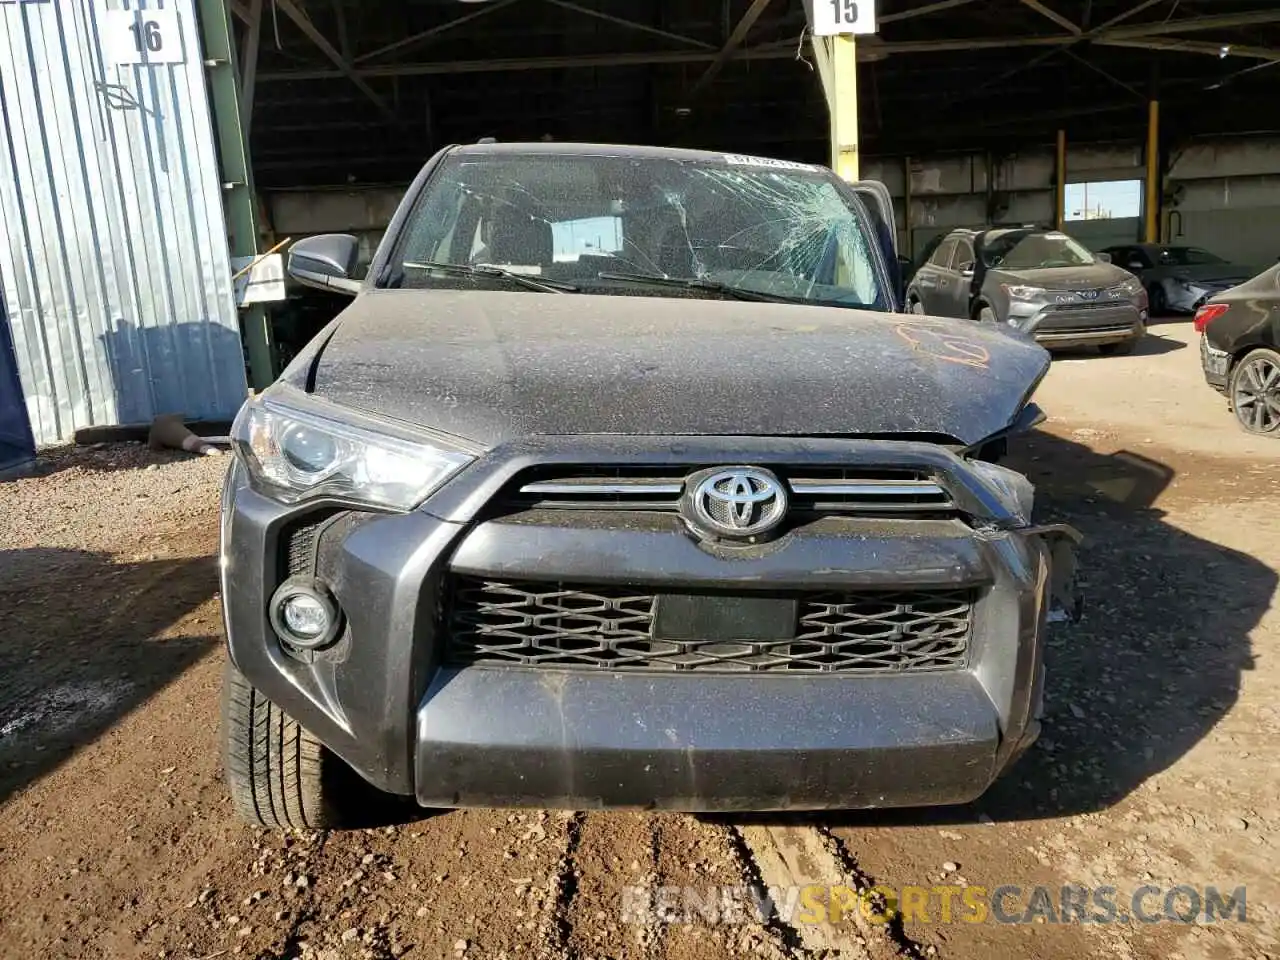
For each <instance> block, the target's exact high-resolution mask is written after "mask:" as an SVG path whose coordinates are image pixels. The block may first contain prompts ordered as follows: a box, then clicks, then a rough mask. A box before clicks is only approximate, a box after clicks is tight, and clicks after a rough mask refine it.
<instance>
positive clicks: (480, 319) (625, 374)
mask: <svg viewBox="0 0 1280 960" xmlns="http://www.w3.org/2000/svg"><path fill="white" fill-rule="evenodd" d="M1048 364H1049V357H1048V354H1047V353H1046V352H1045V351H1044V350H1043V349H1041V348H1040V347H1038V346H1036V345H1035V344H1034V343H1031V342H1029V341H1027V340H1025V339H1022V338H1019V337H1017V336H1015V335H1012V334H1006V333H1001V332H998V331H988V330H983V329H980V328H978V327H976V326H974V325H973V324H970V323H967V322H964V321H955V320H931V319H926V318H923V317H908V316H904V315H900V314H883V313H870V312H862V311H854V310H847V309H841V308H822V307H807V306H792V305H786V304H768V303H748V302H738V301H720V300H705V299H688V298H660V297H627V296H586V295H580V294H566V295H555V294H541V293H532V292H530V293H523V292H512V293H507V292H477V291H453V290H438V291H421V290H377V291H372V292H369V293H366V294H364V295H362V296H361V297H359V298H358V299H357V300H356V301H355V302H354V303H353V304H352V306H351V307H350V308H349V309H348V310H347V311H346V313H344V314H343V316H342V317H341V319H340V320H339V321H338V323H337V325H336V331H335V332H334V334H333V336H332V339H331V340H330V341H329V342H328V344H327V345H326V346H325V347H324V348H323V350H322V351H321V353H320V356H319V360H318V363H317V364H316V367H315V380H314V383H315V388H314V392H315V393H316V394H317V395H319V396H322V397H324V398H326V399H328V400H331V401H334V402H336V403H340V404H346V405H349V406H354V407H359V408H362V409H364V410H367V411H370V412H373V413H378V414H381V415H384V416H388V417H394V418H396V419H399V420H405V421H409V422H413V423H418V424H422V425H425V426H430V427H433V428H436V429H440V430H445V431H448V432H449V433H452V434H455V435H457V436H462V437H466V438H468V439H470V440H474V441H477V442H480V443H483V444H486V445H491V444H496V443H499V442H502V441H505V440H511V439H516V438H520V437H527V436H536V435H565V434H627V435H704V436H705V435H796V436H800V435H811V436H816V435H866V434H888V433H899V434H900V433H928V434H945V435H947V436H950V437H954V438H955V439H957V440H960V441H961V442H963V443H966V444H968V443H976V442H978V441H980V440H983V439H985V438H987V437H989V436H990V435H992V434H993V433H996V432H997V431H999V430H1002V429H1003V428H1004V427H1006V426H1007V425H1008V424H1009V423H1010V422H1011V421H1012V420H1013V419H1014V418H1015V417H1016V415H1017V414H1018V412H1019V411H1020V410H1021V408H1022V406H1023V404H1024V402H1025V400H1026V398H1027V396H1028V394H1029V393H1030V391H1031V390H1032V389H1033V388H1034V386H1035V385H1036V384H1037V383H1038V382H1039V380H1040V378H1041V377H1042V376H1043V375H1044V373H1045V371H1046V370H1047V369H1048Z"/></svg>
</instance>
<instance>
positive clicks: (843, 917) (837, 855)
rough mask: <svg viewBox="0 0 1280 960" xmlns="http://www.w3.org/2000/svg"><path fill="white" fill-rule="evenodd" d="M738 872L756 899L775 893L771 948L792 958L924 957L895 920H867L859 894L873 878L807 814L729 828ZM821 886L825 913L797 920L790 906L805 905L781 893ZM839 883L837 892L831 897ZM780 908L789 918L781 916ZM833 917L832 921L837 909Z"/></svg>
mask: <svg viewBox="0 0 1280 960" xmlns="http://www.w3.org/2000/svg"><path fill="white" fill-rule="evenodd" d="M730 832H731V834H732V838H733V841H732V842H733V844H734V847H735V849H736V850H737V852H738V858H739V861H740V863H741V866H742V870H743V873H744V875H745V876H747V877H748V879H749V882H750V883H751V885H752V886H753V887H754V888H755V890H756V892H757V895H758V896H760V897H763V896H765V895H766V894H772V892H773V891H779V892H780V895H779V896H778V901H780V902H775V904H774V913H773V915H772V917H771V918H770V920H769V923H768V928H769V929H770V931H771V933H772V934H773V935H774V937H775V938H776V939H777V942H778V945H779V946H780V947H781V948H782V949H784V950H785V951H786V954H787V956H788V957H789V958H795V960H818V958H822V960H828V958H830V960H924V958H925V954H924V952H923V951H922V950H921V948H920V947H919V945H918V944H916V943H915V942H913V941H912V940H911V939H910V938H909V937H908V936H907V935H906V933H905V931H904V930H903V929H902V926H901V922H900V921H897V920H896V918H893V917H890V919H889V920H888V922H884V921H873V920H872V919H871V917H872V916H877V915H882V914H880V911H881V910H882V909H883V907H884V904H883V903H879V902H877V901H873V903H874V904H875V906H876V908H877V909H876V910H875V911H872V910H870V909H864V908H863V906H862V903H861V902H860V900H859V899H858V898H862V897H865V896H869V895H870V893H871V891H872V890H873V889H874V888H875V887H876V885H877V882H876V880H875V879H873V878H872V877H870V876H869V875H867V874H866V873H865V872H864V871H862V870H861V869H860V868H859V867H858V864H857V860H856V859H855V858H854V856H853V854H852V853H851V852H850V851H849V850H848V848H847V847H845V846H844V845H843V844H842V843H841V842H840V841H839V840H838V839H837V838H836V837H835V836H834V835H833V834H832V833H831V832H830V830H828V829H827V828H826V827H825V826H823V825H821V824H815V823H812V822H809V821H808V820H807V819H797V818H790V817H780V818H778V819H777V820H772V821H751V822H745V823H743V824H741V825H734V826H731V827H730ZM805 887H823V888H825V889H826V893H824V894H823V895H822V897H821V902H822V904H823V905H824V907H825V909H826V911H827V915H826V916H825V917H823V918H822V922H817V923H813V922H804V921H803V919H801V918H800V917H798V916H797V913H796V911H797V910H799V911H800V913H803V912H804V909H805V908H806V907H808V906H810V904H809V903H797V901H796V900H793V899H788V898H787V894H786V893H785V892H784V891H794V890H796V889H803V888H805ZM832 888H839V890H840V891H841V892H840V894H839V895H835V894H832V893H831V892H830V891H831V889H832ZM780 908H783V909H785V912H786V913H787V914H789V915H788V916H782V915H781V914H782V912H783V909H780ZM837 913H838V914H839V916H838V917H837V918H836V919H835V920H832V917H833V916H836V914H837Z"/></svg>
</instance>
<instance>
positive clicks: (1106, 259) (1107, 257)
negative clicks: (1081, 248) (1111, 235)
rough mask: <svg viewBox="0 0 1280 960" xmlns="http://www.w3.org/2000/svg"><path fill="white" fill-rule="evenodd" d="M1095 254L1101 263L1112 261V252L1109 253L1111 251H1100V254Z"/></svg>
mask: <svg viewBox="0 0 1280 960" xmlns="http://www.w3.org/2000/svg"><path fill="white" fill-rule="evenodd" d="M1094 256H1096V257H1097V258H1098V262H1099V263H1110V262H1111V254H1109V253H1098V254H1094Z"/></svg>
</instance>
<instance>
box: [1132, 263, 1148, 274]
mask: <svg viewBox="0 0 1280 960" xmlns="http://www.w3.org/2000/svg"><path fill="white" fill-rule="evenodd" d="M1129 269H1130V270H1132V271H1133V272H1134V273H1139V272H1141V271H1142V270H1145V269H1146V268H1145V267H1143V265H1142V264H1141V263H1140V262H1138V261H1137V260H1130V261H1129Z"/></svg>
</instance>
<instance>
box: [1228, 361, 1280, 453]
mask: <svg viewBox="0 0 1280 960" xmlns="http://www.w3.org/2000/svg"><path fill="white" fill-rule="evenodd" d="M1229 395H1230V397H1231V409H1232V410H1233V411H1235V415H1236V420H1237V422H1239V424H1240V426H1241V427H1243V428H1244V429H1245V430H1246V431H1247V432H1249V433H1253V434H1257V435H1258V436H1263V437H1280V353H1277V352H1276V351H1275V350H1271V349H1268V348H1266V347H1260V348H1258V349H1257V350H1253V351H1251V352H1249V353H1247V354H1245V356H1244V357H1243V358H1242V359H1241V360H1240V362H1239V363H1237V364H1236V365H1235V368H1234V369H1233V370H1232V371H1231V383H1230V387H1229Z"/></svg>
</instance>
